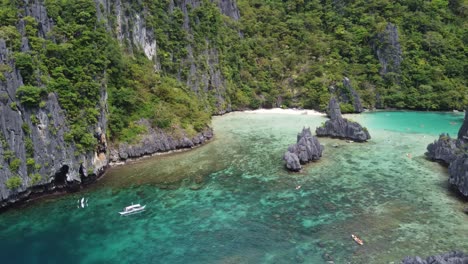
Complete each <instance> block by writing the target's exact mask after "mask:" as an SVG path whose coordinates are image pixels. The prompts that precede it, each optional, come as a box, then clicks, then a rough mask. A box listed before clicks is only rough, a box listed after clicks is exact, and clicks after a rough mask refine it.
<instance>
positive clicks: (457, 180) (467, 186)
mask: <svg viewBox="0 0 468 264" xmlns="http://www.w3.org/2000/svg"><path fill="white" fill-rule="evenodd" d="M449 174H450V177H449V182H450V183H451V184H453V185H455V186H456V187H457V188H458V191H459V192H460V193H461V194H463V195H464V196H467V197H468V152H466V153H464V154H460V155H458V156H457V157H456V158H455V159H454V160H453V161H452V162H451V163H450V166H449Z"/></svg>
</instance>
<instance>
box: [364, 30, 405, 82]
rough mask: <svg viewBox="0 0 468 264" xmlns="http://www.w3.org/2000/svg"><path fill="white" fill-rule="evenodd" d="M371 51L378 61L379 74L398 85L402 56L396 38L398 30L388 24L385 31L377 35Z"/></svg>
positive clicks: (397, 38)
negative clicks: (379, 66)
mask: <svg viewBox="0 0 468 264" xmlns="http://www.w3.org/2000/svg"><path fill="white" fill-rule="evenodd" d="M372 46H373V49H374V51H375V53H376V55H377V58H378V59H379V62H380V65H381V66H382V67H381V69H380V74H381V75H382V76H383V77H386V78H388V79H389V80H391V81H392V82H395V83H399V82H400V78H401V77H400V75H401V69H400V67H401V63H402V61H403V55H402V51H401V45H400V41H399V36H398V28H397V27H396V26H395V25H394V24H392V23H388V24H387V25H386V27H385V29H384V30H383V31H382V32H380V33H378V34H377V36H376V37H375V39H374V40H373V41H372Z"/></svg>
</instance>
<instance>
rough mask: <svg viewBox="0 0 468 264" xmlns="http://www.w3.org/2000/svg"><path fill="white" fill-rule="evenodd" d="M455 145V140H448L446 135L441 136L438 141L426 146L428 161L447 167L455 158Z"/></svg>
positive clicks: (456, 147) (448, 137)
mask: <svg viewBox="0 0 468 264" xmlns="http://www.w3.org/2000/svg"><path fill="white" fill-rule="evenodd" d="M457 145H458V143H457V140H455V139H452V138H450V136H449V135H448V134H441V135H440V136H439V139H438V140H436V141H434V143H431V144H429V145H428V146H427V152H426V156H427V158H429V159H430V160H433V161H440V162H442V163H444V164H446V165H449V164H450V163H451V162H452V161H454V160H455V159H456V158H457V155H456V154H455V152H456V151H457V149H458V146H457Z"/></svg>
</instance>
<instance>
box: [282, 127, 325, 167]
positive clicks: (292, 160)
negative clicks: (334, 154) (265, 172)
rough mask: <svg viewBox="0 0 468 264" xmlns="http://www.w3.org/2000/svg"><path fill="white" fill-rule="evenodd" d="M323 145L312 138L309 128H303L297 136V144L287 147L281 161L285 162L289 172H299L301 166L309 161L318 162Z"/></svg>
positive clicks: (315, 138)
mask: <svg viewBox="0 0 468 264" xmlns="http://www.w3.org/2000/svg"><path fill="white" fill-rule="evenodd" d="M323 149H324V147H323V145H320V142H319V141H318V139H317V137H315V136H312V133H311V132H310V128H307V129H306V128H303V129H302V132H301V133H299V134H298V135H297V143H296V144H294V145H291V146H289V148H288V151H287V152H286V153H285V154H284V156H283V160H284V161H286V168H287V169H288V170H291V171H299V170H301V168H302V166H301V164H305V163H307V162H310V161H315V160H319V159H320V157H322V152H323Z"/></svg>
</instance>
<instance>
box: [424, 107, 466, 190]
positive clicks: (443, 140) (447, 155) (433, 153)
mask: <svg viewBox="0 0 468 264" xmlns="http://www.w3.org/2000/svg"><path fill="white" fill-rule="evenodd" d="M426 157H427V158H428V159H430V160H432V161H439V162H441V163H443V164H444V165H448V166H449V174H450V177H449V182H450V184H452V185H453V186H455V187H456V188H457V189H458V190H459V192H460V193H461V194H462V195H464V196H467V197H468V109H467V110H466V111H465V120H464V122H463V124H462V126H461V128H460V130H459V131H458V138H457V139H452V138H450V136H449V135H447V134H442V135H440V136H439V139H438V140H436V141H434V143H431V144H429V145H428V146H427V152H426Z"/></svg>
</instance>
